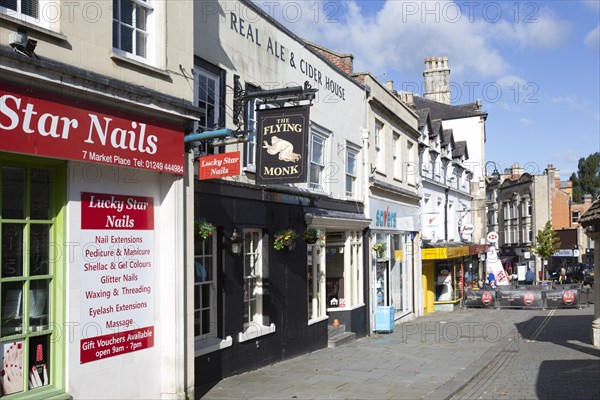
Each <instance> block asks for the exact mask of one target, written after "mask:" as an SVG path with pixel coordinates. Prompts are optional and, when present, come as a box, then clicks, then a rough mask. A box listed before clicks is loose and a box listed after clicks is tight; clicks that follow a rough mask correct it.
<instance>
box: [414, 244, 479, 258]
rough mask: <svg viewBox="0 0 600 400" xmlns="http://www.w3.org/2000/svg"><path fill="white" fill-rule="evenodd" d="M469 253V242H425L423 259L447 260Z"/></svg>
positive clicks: (422, 252) (422, 253)
mask: <svg viewBox="0 0 600 400" xmlns="http://www.w3.org/2000/svg"><path fill="white" fill-rule="evenodd" d="M468 255H469V244H468V243H463V242H437V243H429V242H423V249H422V250H421V258H422V259H423V260H445V259H449V258H458V257H465V256H468Z"/></svg>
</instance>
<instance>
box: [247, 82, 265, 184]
mask: <svg viewBox="0 0 600 400" xmlns="http://www.w3.org/2000/svg"><path fill="white" fill-rule="evenodd" d="M257 90H258V87H256V86H254V85H250V84H246V93H247V94H249V93H252V92H255V91H257ZM260 103H261V101H260V99H256V98H252V99H250V100H248V101H247V102H246V104H245V115H244V130H245V131H246V139H247V141H246V143H245V144H244V169H246V170H247V171H250V172H255V171H256V152H257V149H256V143H257V142H256V140H257V136H258V131H257V128H258V125H257V124H258V120H257V115H256V112H257V109H258V106H259V105H260Z"/></svg>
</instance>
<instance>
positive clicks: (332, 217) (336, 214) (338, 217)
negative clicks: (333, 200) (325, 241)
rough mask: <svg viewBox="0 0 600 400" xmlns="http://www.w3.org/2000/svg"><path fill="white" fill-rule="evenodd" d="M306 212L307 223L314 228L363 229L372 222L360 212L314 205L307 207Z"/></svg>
mask: <svg viewBox="0 0 600 400" xmlns="http://www.w3.org/2000/svg"><path fill="white" fill-rule="evenodd" d="M304 212H305V213H306V216H305V217H304V218H305V220H306V225H308V226H311V227H314V228H326V229H344V230H345V229H360V230H363V229H365V228H367V227H368V226H369V225H370V224H371V219H370V218H366V217H365V216H364V214H359V213H352V212H346V211H336V210H327V209H323V208H314V207H305V208H304Z"/></svg>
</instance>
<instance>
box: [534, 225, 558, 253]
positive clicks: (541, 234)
mask: <svg viewBox="0 0 600 400" xmlns="http://www.w3.org/2000/svg"><path fill="white" fill-rule="evenodd" d="M559 248H560V238H559V237H558V235H557V234H556V232H555V231H553V230H552V223H551V222H550V221H548V222H546V225H544V227H543V228H542V229H540V230H539V231H538V232H537V234H536V235H535V245H534V246H532V247H531V251H532V252H533V253H534V254H535V255H537V256H538V257H540V258H541V259H542V260H548V259H550V257H552V254H554V253H555V252H556V250H558V249H559Z"/></svg>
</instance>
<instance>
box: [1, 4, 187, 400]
mask: <svg viewBox="0 0 600 400" xmlns="http://www.w3.org/2000/svg"><path fill="white" fill-rule="evenodd" d="M52 12H62V13H63V14H61V15H63V18H51V17H50V16H51V15H54V14H52ZM69 13H70V14H69ZM65 15H70V18H66V17H64V16H65ZM192 16H193V13H192V4H191V3H186V2H163V3H154V2H153V3H149V2H133V1H129V0H115V1H112V2H99V3H86V4H83V5H81V4H74V3H69V2H60V1H59V2H53V3H52V4H50V3H49V2H44V1H35V0H34V1H15V2H2V5H1V6H0V20H1V21H2V23H1V24H0V105H1V106H0V187H1V189H0V192H1V197H0V210H1V211H0V230H1V232H2V237H1V239H0V243H1V246H2V271H1V274H0V296H1V301H0V304H1V305H2V307H0V315H1V322H0V347H1V348H2V352H3V358H4V359H5V360H7V359H8V358H10V359H11V360H13V361H12V363H11V364H10V365H8V364H7V363H3V367H2V376H3V378H2V382H1V383H2V384H1V386H0V398H10V399H21V398H23V399H25V398H26V399H33V398H36V399H71V398H76V399H116V398H120V399H122V398H153V399H183V398H186V380H185V362H184V360H185V353H184V343H185V340H184V329H183V321H184V317H185V315H184V292H183V290H182V289H183V287H184V285H183V282H184V271H185V265H186V262H185V257H186V252H187V251H188V248H187V247H186V241H185V236H186V235H185V232H186V215H185V213H186V210H187V206H186V200H185V199H186V193H185V191H186V187H188V186H189V183H187V184H186V180H185V178H184V173H185V170H186V168H187V166H186V158H185V152H184V147H183V140H184V133H185V131H186V130H187V129H189V128H191V126H192V123H193V120H195V119H197V116H198V114H197V112H196V110H195V108H194V106H193V99H194V98H193V94H194V93H193V90H191V85H192V83H191V80H190V79H189V78H187V77H186V76H185V75H182V74H181V72H180V67H182V68H184V69H187V70H190V69H191V68H192V65H193V49H192V44H191V42H186V41H180V40H178V39H177V38H178V37H179V38H181V37H191V36H192V29H193V25H192V24H193V20H192ZM134 18H135V21H137V23H136V27H135V29H134V28H133V27H132V21H133V20H134ZM167 21H169V24H167ZM17 371H21V373H17ZM23 371H26V372H23ZM142 371H143V372H142ZM9 377H10V378H9ZM30 381H33V382H34V383H32V384H30V383H29V382H30Z"/></svg>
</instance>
